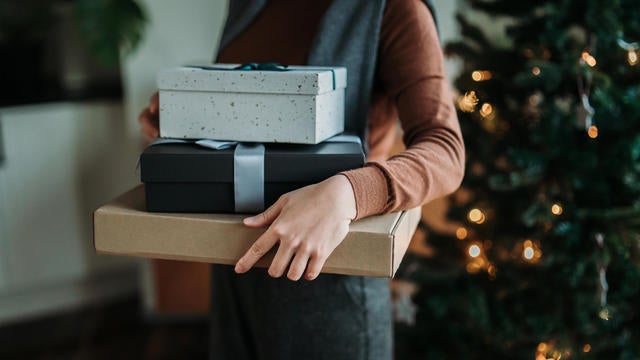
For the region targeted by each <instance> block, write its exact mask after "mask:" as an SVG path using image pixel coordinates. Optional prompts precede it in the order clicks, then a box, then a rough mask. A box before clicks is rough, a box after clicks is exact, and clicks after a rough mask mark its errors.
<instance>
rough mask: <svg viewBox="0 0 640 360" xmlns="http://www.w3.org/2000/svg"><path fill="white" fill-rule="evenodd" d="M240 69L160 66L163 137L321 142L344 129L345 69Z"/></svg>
mask: <svg viewBox="0 0 640 360" xmlns="http://www.w3.org/2000/svg"><path fill="white" fill-rule="evenodd" d="M236 67H237V65H235V64H213V65H208V66H201V67H177V68H170V69H165V70H161V71H160V72H159V73H158V76H157V83H158V84H157V85H158V89H159V93H160V136H161V137H168V138H184V139H217V140H235V141H245V142H262V143H266V142H279V143H295V144H317V143H319V142H321V141H323V140H325V139H327V138H329V137H331V136H333V135H335V134H338V133H341V132H342V131H343V130H344V102H345V100H344V92H345V87H346V83H347V70H346V68H343V67H315V66H309V67H305V66H290V67H287V68H286V71H271V70H235V69H234V68H236Z"/></svg>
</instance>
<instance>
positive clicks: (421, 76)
mask: <svg viewBox="0 0 640 360" xmlns="http://www.w3.org/2000/svg"><path fill="white" fill-rule="evenodd" d="M330 4H331V0H309V1H299V0H271V1H270V2H269V3H268V4H267V6H266V7H265V8H264V10H263V11H262V12H261V13H260V15H258V17H257V18H256V19H255V21H254V22H253V23H252V24H251V25H250V26H249V27H248V28H247V29H246V30H245V31H244V32H243V33H242V34H240V36H238V37H237V38H236V39H235V40H234V41H233V42H232V43H231V44H230V45H229V46H227V47H226V48H225V49H223V50H222V51H221V52H220V54H219V56H218V61H219V62H236V63H244V62H250V61H252V62H280V63H283V64H306V62H307V56H308V53H309V50H310V47H311V43H312V41H313V39H314V37H315V32H316V29H317V28H318V25H319V23H320V20H321V18H322V15H323V14H324V12H325V10H326V9H327V7H328V6H329V5H330ZM276 39H277V41H276ZM372 91H373V93H372V104H371V108H370V110H369V120H368V124H369V139H368V141H369V151H370V153H369V158H368V161H369V162H367V164H366V165H365V167H364V168H362V169H356V170H351V171H347V172H344V173H342V174H344V175H345V176H346V177H347V178H348V179H349V181H350V183H351V185H352V186H353V190H354V194H355V199H356V208H357V217H356V218H357V219H359V218H363V217H366V216H369V215H375V214H380V213H385V212H390V211H396V210H404V209H408V208H412V207H415V206H419V205H421V204H424V203H426V202H428V201H430V200H433V199H434V198H436V197H440V196H443V195H446V194H448V193H450V192H452V191H454V190H455V189H456V188H457V187H458V186H459V185H460V182H461V180H462V176H463V172H464V144H463V142H462V136H461V134H460V127H459V124H458V119H457V116H456V112H455V109H454V107H453V99H452V94H451V92H450V90H449V87H448V84H447V81H446V79H445V77H444V60H443V56H442V50H441V48H440V43H439V41H438V35H437V31H436V28H435V24H434V21H433V18H432V16H431V13H430V11H429V10H428V9H427V7H426V6H425V5H424V3H423V2H422V1H421V0H388V1H387V5H386V8H385V11H384V15H383V19H382V27H381V31H380V44H379V51H378V59H377V70H376V76H375V86H374V89H372ZM398 119H399V120H400V124H401V125H402V129H403V130H404V136H403V140H404V143H405V145H406V147H407V149H406V150H405V151H404V152H402V153H400V154H398V155H395V156H393V157H391V158H388V156H389V152H390V150H391V146H392V145H393V140H394V138H395V122H396V121H397V120H398Z"/></svg>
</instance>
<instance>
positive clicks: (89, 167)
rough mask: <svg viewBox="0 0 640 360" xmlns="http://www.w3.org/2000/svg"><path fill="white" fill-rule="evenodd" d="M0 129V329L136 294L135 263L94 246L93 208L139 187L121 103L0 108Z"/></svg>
mask: <svg viewBox="0 0 640 360" xmlns="http://www.w3.org/2000/svg"><path fill="white" fill-rule="evenodd" d="M0 126H1V127H2V132H1V136H2V141H0V143H2V146H3V152H4V161H3V162H2V164H1V165H0V323H2V322H6V321H13V320H17V319H22V318H24V317H26V316H33V315H37V314H40V313H43V312H50V311H59V310H62V309H65V308H69V307H71V306H74V305H77V304H81V303H86V302H89V301H95V300H100V299H104V297H107V296H114V295H117V294H122V293H123V292H127V291H128V292H131V291H133V290H134V289H135V286H136V281H135V278H134V277H132V275H134V270H135V268H134V266H133V265H134V263H133V262H132V261H131V260H130V259H125V258H115V257H105V256H98V255H96V254H95V250H94V249H93V243H92V229H93V224H92V215H91V214H92V212H93V210H94V209H96V208H97V207H98V206H100V205H101V204H103V203H105V202H107V201H108V200H110V199H111V198H113V197H114V196H116V195H117V194H120V193H122V192H123V191H125V190H127V189H130V188H131V187H133V186H134V185H135V184H136V183H137V182H138V174H137V172H136V163H137V156H138V149H137V143H134V142H132V141H129V140H127V139H126V137H125V136H124V119H123V111H122V105H121V103H120V102H119V101H115V102H113V101H106V102H105V101H102V102H82V103H79V102H77V103H71V102H60V103H48V104H39V105H26V106H16V107H10V108H0ZM105 274H111V275H114V274H117V275H114V276H115V277H114V276H107V277H105ZM119 276H120V279H118V277H119ZM105 281H106V282H105ZM107 284H109V285H107Z"/></svg>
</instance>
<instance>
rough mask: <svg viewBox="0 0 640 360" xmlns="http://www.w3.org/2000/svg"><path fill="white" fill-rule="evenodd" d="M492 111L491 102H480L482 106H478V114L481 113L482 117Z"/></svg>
mask: <svg viewBox="0 0 640 360" xmlns="http://www.w3.org/2000/svg"><path fill="white" fill-rule="evenodd" d="M492 112H493V106H492V105H491V104H489V103H484V104H482V107H481V108H480V115H482V117H487V116H489V115H491V113H492Z"/></svg>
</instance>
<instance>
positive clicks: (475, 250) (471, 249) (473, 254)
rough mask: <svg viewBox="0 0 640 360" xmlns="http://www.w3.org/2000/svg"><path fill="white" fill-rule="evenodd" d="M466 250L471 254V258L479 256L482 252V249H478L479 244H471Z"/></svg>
mask: <svg viewBox="0 0 640 360" xmlns="http://www.w3.org/2000/svg"><path fill="white" fill-rule="evenodd" d="M468 252H469V256H471V257H472V258H476V257H478V256H480V254H481V253H482V250H481V249H480V245H478V244H473V245H471V246H469V250H468Z"/></svg>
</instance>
